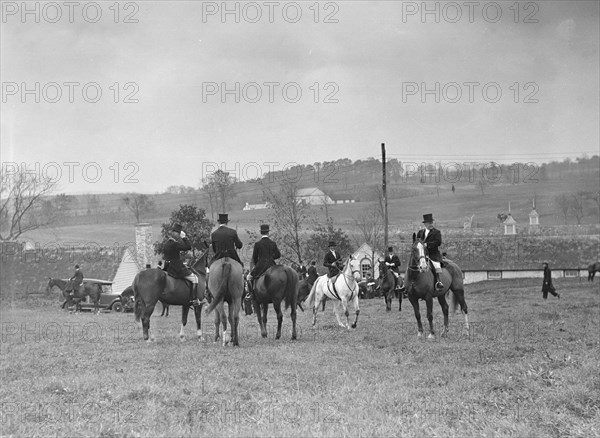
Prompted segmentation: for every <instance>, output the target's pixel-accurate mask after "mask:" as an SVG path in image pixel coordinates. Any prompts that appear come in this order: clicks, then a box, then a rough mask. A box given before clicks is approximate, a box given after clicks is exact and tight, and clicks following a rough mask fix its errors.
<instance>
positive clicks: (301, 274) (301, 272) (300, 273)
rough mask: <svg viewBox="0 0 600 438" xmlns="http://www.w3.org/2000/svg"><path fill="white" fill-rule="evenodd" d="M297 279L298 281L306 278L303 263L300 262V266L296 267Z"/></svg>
mask: <svg viewBox="0 0 600 438" xmlns="http://www.w3.org/2000/svg"><path fill="white" fill-rule="evenodd" d="M297 272H298V277H299V279H300V280H304V279H305V278H306V273H307V270H306V266H304V263H302V262H300V265H298V271H297Z"/></svg>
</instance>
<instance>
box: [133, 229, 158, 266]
mask: <svg viewBox="0 0 600 438" xmlns="http://www.w3.org/2000/svg"><path fill="white" fill-rule="evenodd" d="M135 248H136V251H135V258H136V260H135V261H136V262H137V265H138V268H139V269H144V268H145V267H146V264H147V263H150V264H151V263H152V259H153V253H154V250H153V248H152V225H151V224H147V223H140V224H137V225H136V226H135Z"/></svg>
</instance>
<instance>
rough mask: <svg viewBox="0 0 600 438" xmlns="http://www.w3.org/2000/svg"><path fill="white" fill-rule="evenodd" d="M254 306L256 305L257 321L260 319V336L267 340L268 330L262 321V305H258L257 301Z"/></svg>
mask: <svg viewBox="0 0 600 438" xmlns="http://www.w3.org/2000/svg"><path fill="white" fill-rule="evenodd" d="M253 305H254V313H256V319H258V325H259V326H260V335H261V336H262V337H263V338H266V337H267V329H266V327H265V324H264V322H263V319H262V310H261V305H260V303H257V302H256V301H254V302H253Z"/></svg>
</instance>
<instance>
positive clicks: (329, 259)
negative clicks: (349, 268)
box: [323, 241, 343, 278]
mask: <svg viewBox="0 0 600 438" xmlns="http://www.w3.org/2000/svg"><path fill="white" fill-rule="evenodd" d="M336 246H337V245H336V243H335V242H334V241H331V242H329V251H328V252H327V254H325V258H324V260H323V266H325V267H326V268H328V269H329V272H328V273H327V276H328V277H329V278H331V277H335V276H336V275H338V274H339V273H340V272H341V270H342V268H343V266H342V257H341V256H340V254H339V253H337V252H336V251H335V248H336Z"/></svg>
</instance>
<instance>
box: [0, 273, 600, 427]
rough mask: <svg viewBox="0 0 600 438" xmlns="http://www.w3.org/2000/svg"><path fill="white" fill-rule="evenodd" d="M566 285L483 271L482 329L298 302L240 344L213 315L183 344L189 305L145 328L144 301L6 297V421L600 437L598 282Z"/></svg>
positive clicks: (380, 308) (378, 307)
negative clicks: (84, 309)
mask: <svg viewBox="0 0 600 438" xmlns="http://www.w3.org/2000/svg"><path fill="white" fill-rule="evenodd" d="M555 284H556V287H557V289H558V291H559V292H561V294H562V298H561V300H557V299H556V298H554V297H550V298H549V299H548V300H547V301H544V300H542V298H541V293H540V285H539V281H538V280H535V281H533V280H532V281H529V280H519V281H511V280H503V281H498V282H484V283H478V284H473V285H469V286H467V290H466V299H467V303H468V305H469V315H470V322H471V327H470V331H469V332H468V333H466V332H464V331H463V330H462V323H463V317H462V315H460V314H459V315H454V316H452V317H451V327H450V329H451V330H450V334H449V336H448V337H447V338H443V339H441V338H436V339H434V340H425V339H422V340H418V339H417V337H416V323H415V318H414V315H413V311H412V308H411V306H410V305H409V304H408V303H407V302H404V303H403V304H404V306H403V311H402V312H401V313H398V311H397V302H394V310H393V311H392V312H390V313H386V312H385V310H384V303H383V301H380V300H363V301H361V313H360V317H359V323H358V328H357V329H355V330H352V331H348V330H345V329H342V328H340V327H338V326H337V325H336V324H335V317H334V316H333V315H332V313H331V309H332V306H331V304H328V306H327V309H326V312H325V313H324V314H323V313H321V314H319V317H318V321H317V328H316V329H312V328H311V315H310V313H309V312H305V313H301V312H300V313H299V317H298V329H299V339H298V340H297V341H291V340H290V331H289V328H290V320H289V317H288V315H287V314H286V316H285V317H284V335H283V337H282V339H280V340H275V339H274V338H273V334H274V328H275V325H274V323H276V320H275V315H274V313H273V311H272V310H271V311H270V313H269V329H270V330H269V333H270V334H269V337H268V338H267V339H262V338H261V337H260V330H259V328H258V325H257V323H256V318H255V315H252V316H243V315H242V316H241V332H240V344H241V346H240V347H239V348H230V347H226V348H225V347H222V346H221V345H220V344H215V343H213V342H212V339H213V336H214V325H213V315H210V316H208V317H204V320H203V328H204V338H205V340H204V341H203V342H199V341H197V340H196V339H194V336H193V335H194V331H195V330H194V329H193V328H192V326H189V325H188V328H187V340H186V342H184V343H180V342H179V340H178V332H179V325H180V321H179V319H180V316H179V315H180V312H179V309H178V308H175V307H172V309H171V316H170V317H169V318H161V317H159V316H158V314H160V311H159V312H158V313H157V312H156V311H155V316H153V318H152V320H151V327H152V329H153V332H154V335H155V336H156V337H157V340H156V341H155V342H153V343H146V342H144V341H142V333H141V324H140V323H135V322H134V319H133V315H132V314H107V313H103V314H100V315H93V314H90V313H83V314H69V313H66V312H63V311H60V310H59V309H58V304H59V303H58V302H56V303H53V304H52V305H50V306H46V307H28V306H26V305H25V303H20V304H19V303H12V305H11V303H7V302H6V301H4V305H3V310H2V311H1V312H0V316H1V320H2V342H1V354H2V361H1V370H2V371H1V380H2V387H1V389H0V394H1V400H2V417H1V435H2V436H28V437H38V436H40V437H41V436H96V437H98V436H100V437H147V436H169V437H173V436H256V437H259V436H336V437H337V436H352V437H358V436H360V437H367V436H373V437H384V436H423V437H425V436H427V437H431V436H443V437H448V436H450V437H452V436H456V437H466V436H477V437H479V436H488V437H489V436H519V437H524V436H551V437H567V436H573V437H575V436H581V437H593V436H600V375H599V372H598V371H599V368H598V363H599V362H600V353H599V346H600V345H599V339H598V326H599V323H600V316H599V302H600V299H599V290H598V286H597V284H596V286H589V285H587V284H586V283H584V282H578V281H569V280H563V279H558V280H556V282H555ZM158 307H160V306H158ZM421 313H422V315H423V317H424V306H423V303H422V305H421ZM242 314H243V312H242ZM434 317H435V321H436V323H437V325H438V326H439V321H440V320H441V317H442V315H441V310H440V308H439V305H438V304H437V303H435V305H434Z"/></svg>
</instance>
